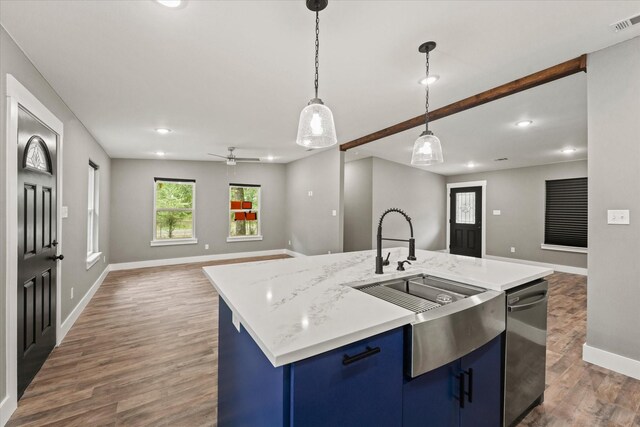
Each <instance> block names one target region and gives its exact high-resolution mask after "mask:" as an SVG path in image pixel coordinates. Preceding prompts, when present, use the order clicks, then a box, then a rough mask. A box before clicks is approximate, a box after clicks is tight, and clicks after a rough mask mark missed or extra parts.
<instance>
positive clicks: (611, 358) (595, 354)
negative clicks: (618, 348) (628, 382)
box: [582, 343, 640, 380]
mask: <svg viewBox="0 0 640 427" xmlns="http://www.w3.org/2000/svg"><path fill="white" fill-rule="evenodd" d="M582 360H584V361H585V362H589V363H593V364H594V365H598V366H600V367H602V368H605V369H610V370H612V371H615V372H618V373H620V374H622V375H626V376H628V377H632V378H635V379H637V380H640V360H635V359H630V358H628V357H625V356H620V355H619V354H615V353H611V352H609V351H606V350H602V349H599V348H596V347H592V346H590V345H588V344H587V343H584V345H583V346H582Z"/></svg>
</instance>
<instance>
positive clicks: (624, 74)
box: [587, 37, 640, 361]
mask: <svg viewBox="0 0 640 427" xmlns="http://www.w3.org/2000/svg"><path fill="white" fill-rule="evenodd" d="M588 67H589V72H588V74H587V87H588V111H589V130H588V135H589V281H588V290H587V296H588V304H587V313H588V314H587V344H588V345H590V346H592V347H595V348H599V349H602V350H606V351H608V352H612V353H615V354H618V355H621V356H625V357H628V358H631V359H635V360H637V361H640V329H639V328H638V321H640V314H639V311H638V302H639V301H640V246H639V245H638V242H640V77H639V76H640V37H636V38H634V39H632V40H629V41H627V42H624V43H620V44H618V45H616V46H612V47H610V48H607V49H604V50H601V51H598V52H595V53H592V54H591V55H589V58H588ZM607 209H629V210H630V211H631V212H630V222H631V224H630V225H607Z"/></svg>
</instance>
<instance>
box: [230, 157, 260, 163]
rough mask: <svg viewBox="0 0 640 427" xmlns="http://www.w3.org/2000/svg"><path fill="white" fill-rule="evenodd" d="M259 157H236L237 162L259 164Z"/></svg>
mask: <svg viewBox="0 0 640 427" xmlns="http://www.w3.org/2000/svg"><path fill="white" fill-rule="evenodd" d="M259 161H260V159H259V158H257V157H236V162H259Z"/></svg>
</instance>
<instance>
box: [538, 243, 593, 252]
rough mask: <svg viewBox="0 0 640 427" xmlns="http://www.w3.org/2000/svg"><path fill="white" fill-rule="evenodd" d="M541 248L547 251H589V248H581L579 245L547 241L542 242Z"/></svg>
mask: <svg viewBox="0 0 640 427" xmlns="http://www.w3.org/2000/svg"><path fill="white" fill-rule="evenodd" d="M540 249H544V250H547V251H560V252H575V253H577V254H586V253H589V249H588V248H580V247H577V246H562V245H547V244H546V243H543V244H541V245H540Z"/></svg>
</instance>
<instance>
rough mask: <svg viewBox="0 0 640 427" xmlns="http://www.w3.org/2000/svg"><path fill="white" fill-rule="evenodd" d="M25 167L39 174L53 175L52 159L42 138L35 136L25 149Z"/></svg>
mask: <svg viewBox="0 0 640 427" xmlns="http://www.w3.org/2000/svg"><path fill="white" fill-rule="evenodd" d="M23 167H24V168H26V169H31V170H35V171H39V172H45V173H51V157H50V156H49V150H48V149H47V145H46V144H45V143H44V141H43V140H42V138H40V137H39V136H37V135H35V136H32V137H31V138H30V139H29V142H27V146H26V147H25V149H24V161H23Z"/></svg>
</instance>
